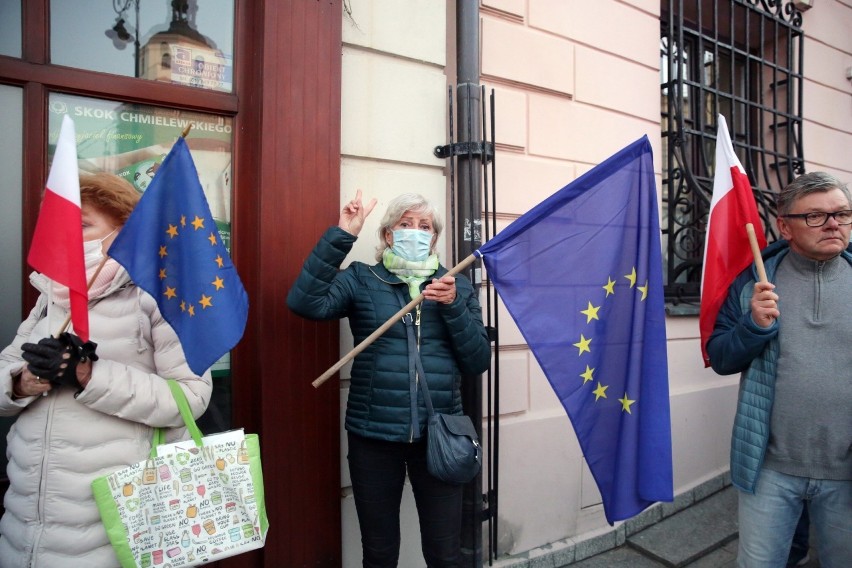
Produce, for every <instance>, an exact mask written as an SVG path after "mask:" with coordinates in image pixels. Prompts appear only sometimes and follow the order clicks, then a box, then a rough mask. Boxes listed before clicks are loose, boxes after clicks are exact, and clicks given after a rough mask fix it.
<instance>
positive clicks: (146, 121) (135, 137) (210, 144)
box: [48, 93, 233, 375]
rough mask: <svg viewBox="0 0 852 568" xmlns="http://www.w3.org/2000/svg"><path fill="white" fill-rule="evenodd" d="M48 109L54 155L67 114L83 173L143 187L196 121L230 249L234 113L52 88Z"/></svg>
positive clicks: (202, 173)
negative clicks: (190, 109)
mask: <svg viewBox="0 0 852 568" xmlns="http://www.w3.org/2000/svg"><path fill="white" fill-rule="evenodd" d="M49 111H50V112H49V123H48V129H49V133H48V134H49V142H48V157H49V159H52V157H53V152H54V151H55V147H56V140H57V139H58V137H59V128H60V126H61V124H62V117H63V116H65V115H68V116H69V117H71V119H72V120H73V121H74V127H75V130H76V134H77V159H78V164H79V168H80V173H85V172H92V173H94V172H103V171H106V172H110V173H114V174H116V175H118V176H120V177H122V178H124V179H126V180H127V181H129V182H130V183H131V184H132V185H133V187H135V188H136V189H137V191H139V192H140V193H144V192H145V190H146V189H147V188H148V185H149V184H150V183H151V180H152V179H153V177H154V176H155V175H156V174H157V169H158V168H159V166H160V163H161V162H162V161H163V158H165V157H166V154H168V153H169V150H170V149H171V147H172V144H173V143H174V141H175V140H177V138H178V137H179V136H180V135H181V133H182V132H183V131H184V130H185V129H186V128H187V126H189V125H190V124H191V125H192V129H191V130H190V133H189V134H188V135H187V137H186V143H187V146H189V149H190V153H191V154H192V159H193V161H194V162H195V167H196V169H197V170H198V178H199V181H200V182H201V187H202V188H204V194H205V196H206V197H207V202H208V203H209V205H210V212H211V213H212V214H213V219H214V220H215V222H216V226H217V227H218V229H219V234H220V235H221V237H222V242H223V243H224V244H225V247H226V248H227V249H228V250H229V251H230V249H231V144H232V130H233V129H232V120H231V118H230V117H221V116H216V115H211V114H203V113H197V112H188V111H183V110H175V109H167V108H160V107H154V106H149V105H137V104H129V103H117V102H114V101H107V100H101V99H94V98H86V97H77V96H73V95H64V94H59V93H54V94H51V96H50V106H49ZM229 369H230V359H229V355H227V354H226V355H225V356H224V357H223V358H222V359H220V360H219V361H218V362H217V363H216V364H215V365H214V366H213V369H212V370H213V372H214V375H221V374H223V373H224V374H227V372H228V371H229Z"/></svg>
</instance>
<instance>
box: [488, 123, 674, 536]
mask: <svg viewBox="0 0 852 568" xmlns="http://www.w3.org/2000/svg"><path fill="white" fill-rule="evenodd" d="M475 254H477V255H478V256H480V257H482V259H483V261H484V263H485V267H486V269H487V271H488V279H489V280H490V281H491V282H492V283H493V284H494V287H495V288H496V290H497V292H498V294H499V295H500V298H501V299H502V300H503V302H504V303H505V305H506V307H507V309H508V311H509V313H510V314H511V315H512V318H513V319H514V320H515V322H516V324H517V325H518V328H519V329H520V331H521V333H522V334H523V336H524V338H525V340H526V342H527V344H528V345H529V347H530V349H531V350H532V352H533V354H534V355H535V357H536V359H537V360H538V363H539V364H540V365H541V367H542V369H543V371H544V374H545V375H546V376H547V379H548V381H550V384H551V386H552V387H553V390H554V391H555V392H556V395H557V396H558V397H559V400H560V401H561V402H562V405H563V406H564V407H565V410H566V411H567V413H568V417H569V418H570V420H571V423H572V424H573V426H574V430H575V431H576V434H577V437H578V439H579V442H580V446H581V448H582V450H583V455H584V456H585V459H586V462H587V463H588V465H589V469H590V470H591V472H592V475H593V476H594V479H595V481H596V483H597V486H598V489H599V490H600V493H601V497H602V501H603V508H604V513H605V515H606V519H607V521H608V522H609V523H610V524H612V523H614V522H615V521H620V520H624V519H628V518H630V517H632V516H634V515H636V514H637V513H639V512H641V511H642V510H644V509H645V508H647V507H648V506H650V505H652V504H653V503H655V502H657V501H671V500H672V497H673V495H672V445H671V419H670V411H669V388H668V371H667V363H666V329H665V306H664V301H663V278H662V259H661V253H660V228H659V218H658V208H657V193H656V183H655V178H654V164H653V156H652V153H651V145H650V143H649V141H648V138H647V136H646V137H643V138H641V139H640V140H638V141H636V142H634V143H633V144H631V145H630V146H628V147H626V148H624V149H623V150H621V151H620V152H618V153H617V154H615V155H614V156H612V157H610V158H608V159H607V160H606V161H605V162H603V163H602V164H600V165H599V166H597V167H595V168H594V169H592V170H590V171H589V172H587V173H586V174H584V175H583V176H581V177H579V178H577V179H576V180H575V181H573V182H572V183H570V184H568V185H567V186H565V187H564V188H562V189H561V190H559V191H558V192H556V193H555V194H554V195H552V196H551V197H549V198H548V199H546V200H545V201H543V202H542V203H540V204H539V205H537V206H536V207H534V208H533V209H532V210H530V211H529V212H528V213H526V214H525V215H523V216H521V217H520V218H518V219H517V220H516V221H515V222H513V223H512V224H511V225H509V226H508V227H507V228H506V229H504V230H503V231H502V232H500V233H499V234H498V235H497V236H496V237H494V238H493V239H491V240H490V241H488V242H487V243H485V244H484V245H483V246H482V247H480V248H479V250H478V251H477V252H476V253H475Z"/></svg>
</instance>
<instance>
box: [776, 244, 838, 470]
mask: <svg viewBox="0 0 852 568" xmlns="http://www.w3.org/2000/svg"><path fill="white" fill-rule="evenodd" d="M775 285H776V292H777V294H778V297H779V300H778V304H779V306H778V309H779V311H780V312H781V316H780V317H779V319H778V323H779V331H778V340H779V347H780V355H779V358H778V369H777V376H776V384H775V402H774V405H773V407H772V414H771V419H770V434H769V445H768V447H767V451H766V461H765V465H766V467H768V468H769V469H772V470H775V471H779V472H781V473H786V474H788V475H796V476H801V477H809V478H814V479H835V480H836V479H852V302H850V291H852V267H850V266H849V264H848V263H847V262H846V261H845V260H843V259H841V258H839V257H837V258H834V259H832V260H829V261H825V262H817V261H814V260H810V259H807V258H804V257H802V256H800V255H798V254H796V253H795V252H793V251H790V253H789V254H788V255H787V257H786V258H785V259H784V260H783V261H782V262H781V264H780V265H779V267H778V272H777V273H776V275H775Z"/></svg>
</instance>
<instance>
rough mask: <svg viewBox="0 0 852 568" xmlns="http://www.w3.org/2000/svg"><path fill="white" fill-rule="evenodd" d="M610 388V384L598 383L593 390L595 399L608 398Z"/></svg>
mask: <svg viewBox="0 0 852 568" xmlns="http://www.w3.org/2000/svg"><path fill="white" fill-rule="evenodd" d="M608 388H609V385H607V386H604V385H602V384H600V383H598V388H596V389H595V390H593V391H592V393H593V394H594V395H595V401H597V400H598V399H599V398H606V389H608Z"/></svg>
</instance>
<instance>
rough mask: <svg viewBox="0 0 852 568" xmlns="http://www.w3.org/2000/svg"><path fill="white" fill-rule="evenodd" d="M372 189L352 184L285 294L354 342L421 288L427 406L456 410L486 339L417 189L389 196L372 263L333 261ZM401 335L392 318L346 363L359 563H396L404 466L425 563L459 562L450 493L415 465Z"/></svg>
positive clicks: (455, 499) (457, 492) (457, 516)
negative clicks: (342, 321) (343, 321)
mask: <svg viewBox="0 0 852 568" xmlns="http://www.w3.org/2000/svg"><path fill="white" fill-rule="evenodd" d="M375 204H376V200H375V199H373V200H372V201H370V203H368V204H366V205H364V204H363V203H362V201H361V192H360V190H359V191H358V193H357V195H356V197H355V199H353V200H352V201H350V202H349V203H347V204H346V206H345V207H344V208H343V211H342V212H341V216H340V221H339V223H338V226H337V227H331V228H330V229H328V230H327V231H326V232H325V234H324V235H323V236H322V238H321V239H320V241H319V243H317V246H316V247H315V248H314V250H313V252H312V253H311V255H310V256H309V257H308V259H307V260H306V261H305V265H304V267H303V268H302V272H301V274H300V275H299V278H298V279H297V280H296V283H295V285H294V286H293V289H292V290H290V293H289V295H288V296H287V305H288V306H289V307H290V309H292V310H293V311H294V312H296V313H297V314H299V315H301V316H303V317H306V318H310V319H317V320H329V319H339V318H344V317H346V318H349V324H350V327H351V329H352V335H353V336H354V340H355V344H358V343H360V342H361V341H362V340H363V339H365V338H366V337H367V336H368V335H370V334H371V333H372V332H373V331H375V330H376V329H377V328H378V327H379V326H381V325H382V324H383V323H385V322H386V321H387V320H389V319H390V318H391V317H392V316H393V315H394V314H396V313H397V312H398V311H399V310H400V308H401V307H402V306H403V305H405V304H407V303H408V302H409V301H410V300H411V298H413V297H415V296H417V295H418V294H419V293H421V292H422V293H423V295H424V301H423V302H422V304H420V305H419V306H418V309H417V312H416V314H414V318H415V321H417V320H418V319H419V322H420V324H419V326H415V328H416V329H418V330H419V339H420V341H419V344H420V346H419V347H420V357H421V359H422V361H423V369H424V372H425V373H426V378H427V381H428V385H429V391H430V393H431V396H432V403H433V405H434V407H435V412H440V413H445V414H461V412H462V409H461V393H460V383H461V377H462V375H477V374H479V373H482V372H484V371H485V370H486V369H487V368H488V366H489V364H490V361H491V346H490V343H489V341H488V337H487V335H486V332H485V328H484V327H483V325H482V315H481V308H480V306H479V301H478V300H477V298H476V293H475V292H474V290H473V287H472V286H471V284H470V282H468V280H467V279H465V278H464V277H452V276H445V274H446V272H447V270H446V269H445V268H444V267H443V266H441V265H440V264H439V263H438V257H437V254H435V244H436V242H437V240H438V236H439V235H440V232H441V228H442V224H441V220H440V217H439V216H438V214H437V212H436V211H435V209H434V207H433V206H432V205H431V204H430V203H429V202H428V201H427V200H426V199H425V198H423V197H422V196H420V195H416V194H404V195H400V196H398V197H397V198H395V199H394V200H393V201H391V202H390V203H389V204H388V210H387V212H386V213H385V216H384V218H383V219H382V222H381V226H380V228H379V237H380V246H379V248H378V253H377V255H376V256H377V259H378V260H379V262H378V264H375V265H372V266H369V265H366V264H364V263H360V262H353V263H352V264H351V265H350V266H349V267H348V268H346V270H343V271H340V270H339V267H340V264H341V263H342V262H343V260H344V259H345V258H346V255H347V254H348V253H349V251H350V250H351V248H352V245H353V243H354V242H355V240H356V238H357V236H358V234H359V233H360V232H361V228H362V227H363V224H364V219H365V218H366V217H367V215H369V214H370V212H371V211H372V210H373V207H375ZM411 392H412V388H411V383H410V380H409V357H408V341H407V335H406V330H405V326H404V325H403V323H402V322H397V323H396V324H394V325H393V326H392V327H391V328H390V329H389V330H388V331H387V332H386V333H384V334H383V335H382V336H381V337H379V338H378V339H377V340H376V341H375V342H374V343H373V344H371V345H370V346H369V347H367V348H366V349H365V350H364V351H363V352H361V353H360V354H358V355H357V356H356V357H355V361H354V363H353V365H352V371H351V385H350V389H349V401H348V404H347V408H346V430H347V432H348V439H349V455H348V459H349V472H350V476H351V478H352V490H353V495H354V497H355V506H356V509H357V511H358V520H359V524H360V526H361V542H362V545H363V552H364V566H365V567H392V566H396V563H397V559H398V556H399V542H400V535H399V506H400V500H401V497H402V489H403V484H404V482H405V474H406V471H407V472H408V477H409V479H410V481H411V487H412V489H413V492H414V497H415V501H416V503H417V511H418V516H419V518H420V533H421V539H422V543H423V555H424V558H425V559H426V563H427V566H429V567H430V568H431V567H453V566H459V565H460V562H461V560H460V539H459V534H460V529H461V495H462V488H461V486H459V485H452V484H448V483H444V482H442V481H440V480H438V479H436V478H434V477H432V476H431V475H429V473H428V472H427V470H426V444H425V435H426V417H427V416H426V408H425V406H424V404H423V396H422V393H421V392H420V389H414V393H415V395H416V396H417V401H416V404H412V396H411Z"/></svg>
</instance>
